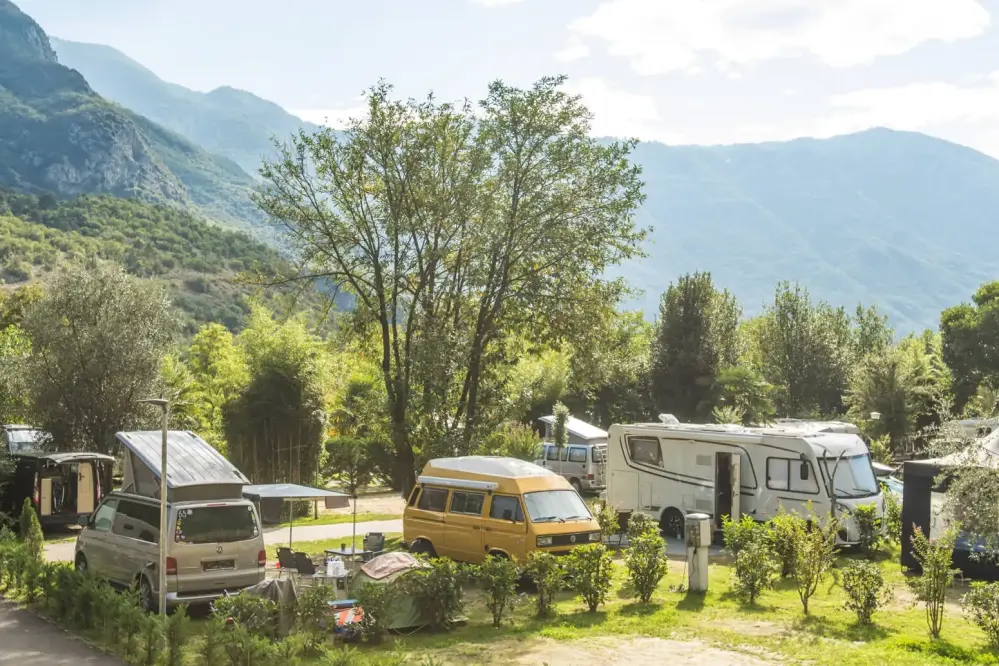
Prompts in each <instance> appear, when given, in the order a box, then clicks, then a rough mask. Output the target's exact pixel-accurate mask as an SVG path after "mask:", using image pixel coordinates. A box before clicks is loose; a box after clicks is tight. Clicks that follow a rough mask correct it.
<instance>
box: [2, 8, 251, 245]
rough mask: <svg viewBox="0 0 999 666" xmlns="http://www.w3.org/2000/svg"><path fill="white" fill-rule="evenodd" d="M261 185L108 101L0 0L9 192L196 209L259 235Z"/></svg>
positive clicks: (4, 154)
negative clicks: (94, 196)
mask: <svg viewBox="0 0 999 666" xmlns="http://www.w3.org/2000/svg"><path fill="white" fill-rule="evenodd" d="M253 185H254V181H253V179H252V178H250V176H248V175H247V174H246V173H245V172H244V171H243V170H242V169H241V168H240V167H239V166H238V165H237V164H235V163H234V162H232V161H230V160H228V159H226V158H223V157H216V156H214V155H211V154H209V153H207V152H205V151H204V150H202V149H201V148H199V147H197V146H195V145H194V144H192V143H191V142H190V141H189V140H187V139H185V138H183V137H181V136H179V135H177V134H175V133H173V132H170V131H169V130H167V129H165V128H163V127H160V126H158V125H156V124H155V123H154V122H152V121H150V120H148V119H146V118H144V117H142V116H139V115H137V114H136V113H135V112H134V111H131V110H126V109H123V108H122V107H120V106H117V105H116V104H113V103H111V102H108V101H107V100H105V99H103V98H102V97H101V96H100V95H98V94H97V93H96V92H94V91H93V90H92V89H91V87H90V86H89V85H88V83H87V81H86V80H85V79H84V78H83V76H82V75H81V74H80V73H79V72H77V71H75V70H73V69H69V68H68V67H65V66H63V65H61V64H59V63H58V61H57V59H56V55H55V53H54V51H53V50H52V48H51V45H50V43H49V40H48V37H47V36H46V34H45V32H44V31H43V30H42V29H41V28H40V27H39V26H38V24H37V23H35V22H34V21H33V20H32V19H31V18H30V17H28V16H26V15H25V14H23V13H22V12H21V11H20V10H19V9H18V8H17V7H16V6H15V5H14V4H13V3H11V2H10V1H9V0H0V186H6V187H12V188H16V189H18V190H22V191H27V192H36V193H40V192H43V191H51V192H54V193H56V194H59V195H63V196H75V195H79V194H89V193H108V194H114V195H116V196H123V197H131V198H140V199H144V200H147V201H155V202H161V203H166V204H170V205H175V206H185V207H196V208H198V209H199V210H200V211H202V212H203V213H205V214H206V215H208V216H210V217H213V218H215V219H219V220H226V221H229V222H232V223H234V224H237V225H240V226H241V227H243V228H246V229H248V230H253V229H255V227H256V226H257V225H259V224H260V223H261V222H263V216H262V214H261V213H260V211H259V210H258V209H257V208H256V206H254V205H253V203H252V202H251V201H250V199H249V195H250V193H251V191H252V189H251V188H252V187H253ZM264 233H270V231H269V230H265V232H264Z"/></svg>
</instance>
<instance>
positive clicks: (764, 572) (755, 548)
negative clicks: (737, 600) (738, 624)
mask: <svg viewBox="0 0 999 666" xmlns="http://www.w3.org/2000/svg"><path fill="white" fill-rule="evenodd" d="M732 575H733V578H734V581H733V583H734V587H735V589H736V591H737V592H738V593H739V594H740V595H741V596H742V598H743V599H744V600H746V601H747V602H749V605H750V606H752V605H755V604H756V598H757V597H759V596H760V593H761V592H763V591H764V590H770V589H773V587H774V586H775V585H776V584H777V580H778V579H779V578H780V564H779V563H778V562H777V557H776V556H775V555H774V553H773V550H772V549H771V547H770V544H768V543H767V541H766V540H764V539H755V540H750V541H749V542H748V543H746V544H745V545H740V547H739V551H738V554H737V555H736V556H735V569H734V571H733V574H732Z"/></svg>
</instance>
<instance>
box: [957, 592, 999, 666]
mask: <svg viewBox="0 0 999 666" xmlns="http://www.w3.org/2000/svg"><path fill="white" fill-rule="evenodd" d="M962 605H963V607H964V613H965V615H967V616H968V618H969V619H970V620H971V621H972V622H974V623H975V625H976V626H977V627H978V628H979V629H981V630H982V631H983V632H984V633H985V638H986V639H988V642H989V647H990V648H992V649H993V650H996V649H999V583H983V582H980V581H978V582H974V583H972V584H971V590H970V591H969V592H968V593H967V594H965V595H964V601H963V602H962Z"/></svg>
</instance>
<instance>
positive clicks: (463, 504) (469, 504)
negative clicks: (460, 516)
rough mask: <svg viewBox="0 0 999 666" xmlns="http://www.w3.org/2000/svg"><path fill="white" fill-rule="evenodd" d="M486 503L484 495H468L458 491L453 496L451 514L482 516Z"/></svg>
mask: <svg viewBox="0 0 999 666" xmlns="http://www.w3.org/2000/svg"><path fill="white" fill-rule="evenodd" d="M485 503H486V496H485V495H484V494H483V493H466V492H462V491H460V490H456V491H454V493H452V495H451V513H464V514H468V515H470V516H481V515H482V505H483V504H485Z"/></svg>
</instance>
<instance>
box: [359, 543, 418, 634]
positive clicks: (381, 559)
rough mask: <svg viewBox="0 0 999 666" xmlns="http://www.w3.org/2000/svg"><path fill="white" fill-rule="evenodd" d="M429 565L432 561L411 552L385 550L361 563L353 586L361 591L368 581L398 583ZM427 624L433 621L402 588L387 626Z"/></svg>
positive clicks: (412, 626)
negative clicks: (383, 552)
mask: <svg viewBox="0 0 999 666" xmlns="http://www.w3.org/2000/svg"><path fill="white" fill-rule="evenodd" d="M426 568H429V565H428V564H426V563H425V562H421V561H420V560H418V559H417V558H415V557H413V556H412V555H410V554H409V553H403V552H392V553H385V554H383V555H379V556H378V557H376V558H374V559H372V560H371V561H370V562H366V563H365V564H364V566H362V567H361V569H360V571H358V572H357V575H356V576H355V578H354V580H353V581H352V582H351V589H352V590H354V591H357V590H359V589H361V588H362V587H364V586H365V585H391V584H396V583H397V582H399V581H401V580H402V579H404V578H405V577H406V576H408V575H410V574H412V573H413V572H414V571H418V570H420V569H426ZM362 610H363V607H362ZM426 624H429V622H428V618H427V617H426V616H425V613H423V612H422V609H420V608H418V607H417V605H416V602H415V600H414V599H413V598H412V597H410V596H409V595H408V594H405V593H403V592H401V591H400V592H399V594H398V596H397V597H396V599H395V602H394V603H393V604H392V617H390V618H387V621H386V622H385V626H386V627H387V628H388V629H411V628H414V627H422V626H424V625H426Z"/></svg>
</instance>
